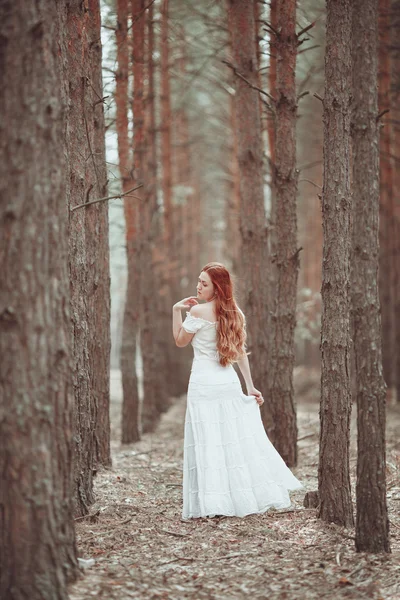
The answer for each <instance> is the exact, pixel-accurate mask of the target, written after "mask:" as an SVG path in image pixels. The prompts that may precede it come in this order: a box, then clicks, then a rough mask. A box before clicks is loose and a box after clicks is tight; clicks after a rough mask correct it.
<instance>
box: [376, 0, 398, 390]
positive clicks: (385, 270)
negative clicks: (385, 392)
mask: <svg viewBox="0 0 400 600" xmlns="http://www.w3.org/2000/svg"><path fill="white" fill-rule="evenodd" d="M390 5H391V2H390V0H379V87H378V90H379V95H378V104H379V113H381V112H382V111H384V110H388V109H390V108H391V102H390V85H391V77H390V75H391V73H390V63H391V56H390ZM389 115H390V113H389ZM389 115H388V114H385V115H383V116H382V118H381V119H380V123H381V131H380V136H379V163H380V219H379V230H380V233H379V238H380V240H379V241H380V264H379V293H380V304H381V311H382V341H383V344H382V357H383V373H384V376H385V381H386V384H387V386H388V388H389V389H390V388H392V387H393V386H394V384H395V378H396V376H395V326H394V323H395V315H394V289H393V259H394V256H393V248H394V243H395V235H396V232H395V230H394V219H393V213H394V202H393V201H394V197H393V164H392V150H393V148H392V140H391V126H390V117H389Z"/></svg>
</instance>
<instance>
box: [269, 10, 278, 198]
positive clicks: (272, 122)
mask: <svg viewBox="0 0 400 600" xmlns="http://www.w3.org/2000/svg"><path fill="white" fill-rule="evenodd" d="M277 1H278V0H271V1H270V18H269V20H270V22H271V26H272V27H273V28H274V29H275V31H276V30H277ZM269 36H270V43H269V71H268V81H269V93H270V95H271V96H272V97H273V98H276V47H275V42H276V39H275V35H274V34H273V32H271V33H270V34H269ZM275 128H276V119H275V115H274V114H273V113H271V112H269V113H268V119H267V133H268V143H269V158H270V161H271V162H270V169H271V194H272V195H273V194H274V179H275V173H274V170H275V136H276V132H275Z"/></svg>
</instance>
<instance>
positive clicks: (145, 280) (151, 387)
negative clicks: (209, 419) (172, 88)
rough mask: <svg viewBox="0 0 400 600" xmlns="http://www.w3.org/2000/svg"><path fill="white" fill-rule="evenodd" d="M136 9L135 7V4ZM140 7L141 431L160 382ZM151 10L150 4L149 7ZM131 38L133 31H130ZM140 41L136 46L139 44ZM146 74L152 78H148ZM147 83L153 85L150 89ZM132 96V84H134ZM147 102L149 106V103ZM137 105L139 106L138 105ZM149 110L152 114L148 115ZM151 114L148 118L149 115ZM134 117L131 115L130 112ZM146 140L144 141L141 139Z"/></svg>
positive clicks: (147, 23)
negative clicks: (157, 356) (141, 180)
mask: <svg viewBox="0 0 400 600" xmlns="http://www.w3.org/2000/svg"><path fill="white" fill-rule="evenodd" d="M137 8H139V3H138V6H137ZM143 8H144V7H143V5H142V8H141V11H142V13H141V15H140V17H138V20H137V25H136V24H135V27H136V26H138V27H140V28H141V30H140V36H139V32H137V33H136V40H137V42H138V51H139V50H141V51H142V68H141V76H142V101H141V106H140V108H141V112H142V115H143V125H142V142H141V148H142V152H141V156H140V159H141V165H140V167H141V169H142V173H143V181H144V184H145V188H144V192H143V194H142V202H141V203H140V207H139V215H140V237H141V240H140V245H141V249H140V272H141V281H140V346H141V354H142V364H143V412H142V420H143V433H146V432H148V431H154V429H155V427H156V425H157V422H158V417H159V414H160V411H159V410H158V404H157V393H158V391H159V389H160V384H159V382H157V379H158V378H159V377H160V375H159V374H157V371H156V360H155V354H156V348H155V344H156V335H155V321H156V320H157V316H156V312H155V311H154V297H155V294H156V278H155V277H154V270H153V269H152V268H149V266H150V265H152V245H153V243H154V241H155V227H154V223H155V221H154V217H155V216H156V211H157V195H156V169H157V166H156V162H155V161H156V159H155V139H154V138H155V115H154V76H153V74H152V71H151V69H152V62H153V56H152V54H153V52H154V39H153V35H154V34H153V26H152V25H153V24H152V14H151V15H150V14H149V13H148V11H147V10H146V11H144V10H143ZM150 9H152V6H151V7H150ZM145 32H147V33H148V36H147V38H148V39H147V44H146V51H145V43H144V42H145ZM133 35H134V38H135V31H134V32H133ZM139 41H140V47H139ZM145 65H147V69H146V81H147V90H148V91H149V92H151V94H152V99H151V98H149V96H150V93H149V94H148V95H147V96H146V98H145V90H144V74H145ZM150 74H151V77H152V80H153V81H151V80H150ZM150 83H151V85H152V86H153V87H152V90H150ZM135 95H136V96H137V94H136V85H135ZM150 102H151V103H152V105H153V106H151V104H150ZM138 108H139V107H138ZM150 110H152V113H153V114H152V115H151V114H150V112H149V111H150ZM149 117H151V119H150V118H149ZM134 118H135V115H134ZM145 139H146V144H144V140H145ZM138 147H139V144H138V143H135V150H137V149H138Z"/></svg>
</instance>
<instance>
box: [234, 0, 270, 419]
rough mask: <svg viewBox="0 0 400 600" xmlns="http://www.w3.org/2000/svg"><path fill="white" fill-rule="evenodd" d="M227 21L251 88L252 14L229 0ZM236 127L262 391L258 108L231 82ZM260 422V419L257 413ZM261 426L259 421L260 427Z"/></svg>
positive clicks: (263, 244) (264, 258)
mask: <svg viewBox="0 0 400 600" xmlns="http://www.w3.org/2000/svg"><path fill="white" fill-rule="evenodd" d="M228 19H229V29H230V35H231V44H232V53H233V60H234V67H235V69H236V70H237V72H238V73H240V75H242V76H244V77H245V78H246V79H247V80H248V81H250V83H252V84H253V85H257V59H256V53H255V44H254V39H255V31H256V30H255V23H254V10H253V5H252V3H251V2H247V1H246V0H229V2H228ZM235 87H236V96H235V108H236V125H237V140H238V161H239V173H240V233H241V250H240V256H241V266H240V275H241V279H242V283H243V287H242V291H243V310H244V312H245V314H246V318H247V331H248V348H249V350H250V352H251V358H250V361H251V366H252V372H253V379H254V382H255V385H256V386H257V387H259V388H260V389H261V390H264V393H265V391H266V390H267V389H268V378H267V366H268V360H267V358H268V357H267V353H268V352H267V351H268V348H267V335H266V333H265V332H266V329H267V324H268V309H267V302H266V298H267V292H268V290H267V287H268V269H269V266H268V261H269V257H268V232H267V226H266V217H265V210H264V193H263V147H262V137H261V131H262V130H261V115H260V103H259V98H258V94H259V92H257V91H256V90H254V89H252V88H251V87H250V86H249V85H248V84H247V83H246V82H245V81H244V80H243V79H242V78H240V77H238V76H236V78H235ZM263 417H264V418H265V413H263ZM264 422H265V421H264Z"/></svg>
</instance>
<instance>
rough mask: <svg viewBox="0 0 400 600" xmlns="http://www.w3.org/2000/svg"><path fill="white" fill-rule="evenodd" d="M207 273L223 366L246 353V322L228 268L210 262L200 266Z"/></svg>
mask: <svg viewBox="0 0 400 600" xmlns="http://www.w3.org/2000/svg"><path fill="white" fill-rule="evenodd" d="M202 271H204V272H205V273H207V274H208V276H209V277H210V279H211V281H212V283H213V285H214V295H215V312H216V317H217V350H218V353H219V356H220V359H219V362H220V364H221V365H222V366H223V367H226V366H227V365H230V364H232V363H233V362H235V361H236V360H238V358H241V357H242V356H243V355H245V354H246V324H245V320H244V315H243V313H242V311H241V310H240V309H239V307H238V305H237V303H236V300H235V297H234V293H233V282H232V278H231V276H230V274H229V271H228V269H227V268H226V267H225V266H224V265H222V264H221V263H218V262H210V263H208V264H206V266H205V267H203V268H202Z"/></svg>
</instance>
